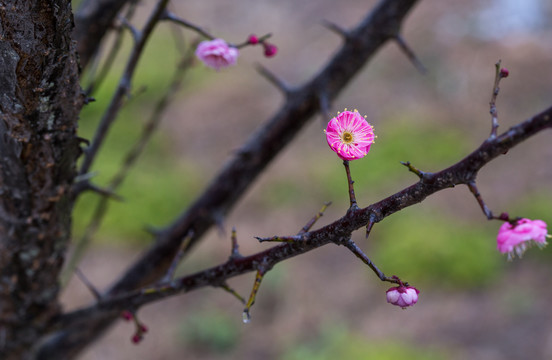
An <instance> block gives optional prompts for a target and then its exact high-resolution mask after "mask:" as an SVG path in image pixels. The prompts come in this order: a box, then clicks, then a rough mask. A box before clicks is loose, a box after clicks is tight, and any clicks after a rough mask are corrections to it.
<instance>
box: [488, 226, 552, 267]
mask: <svg viewBox="0 0 552 360" xmlns="http://www.w3.org/2000/svg"><path fill="white" fill-rule="evenodd" d="M547 234H548V232H547V225H546V223H545V222H544V221H542V220H530V219H520V220H518V221H517V222H516V224H514V225H512V224H511V223H509V222H505V223H504V224H502V226H501V227H500V229H499V230H498V236H497V237H496V243H497V246H496V248H497V249H498V251H500V252H501V253H503V254H506V253H507V254H508V260H512V259H513V258H514V257H515V255H517V256H518V257H521V256H522V255H523V253H524V252H525V250H527V249H528V248H529V247H531V246H532V245H537V246H538V247H539V248H543V247H544V246H546V244H547V243H546V238H547V237H548V235H547Z"/></svg>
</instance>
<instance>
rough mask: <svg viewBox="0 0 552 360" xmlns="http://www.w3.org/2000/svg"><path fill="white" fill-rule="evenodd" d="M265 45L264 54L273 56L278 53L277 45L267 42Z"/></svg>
mask: <svg viewBox="0 0 552 360" xmlns="http://www.w3.org/2000/svg"><path fill="white" fill-rule="evenodd" d="M263 45H264V55H265V56H266V57H272V56H274V55H276V53H277V52H278V48H277V47H276V45H272V44H269V43H267V42H265V43H263Z"/></svg>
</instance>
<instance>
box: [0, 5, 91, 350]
mask: <svg viewBox="0 0 552 360" xmlns="http://www.w3.org/2000/svg"><path fill="white" fill-rule="evenodd" d="M72 29H73V19H72V11H71V3H70V1H67V0H21V1H0V38H1V41H0V89H1V91H0V116H1V121H0V358H1V359H29V358H32V357H33V347H34V346H35V345H37V342H38V339H39V338H40V336H41V335H43V333H44V330H45V328H46V324H47V323H48V321H49V319H50V318H51V317H52V316H53V315H55V314H57V313H58V312H59V304H58V299H57V297H58V274H59V271H60V268H61V266H62V264H63V260H64V253H65V250H66V245H67V242H68V239H69V235H70V230H71V215H70V214H71V209H72V205H73V204H72V200H71V194H70V193H71V184H72V182H73V179H74V176H75V173H76V167H75V163H76V159H77V157H78V156H79V153H80V147H79V143H78V139H77V136H76V128H77V117H78V113H79V111H80V109H81V107H82V103H83V100H82V99H83V97H82V95H81V92H80V87H79V83H78V65H77V57H76V51H75V44H74V42H73V41H72V40H71V31H72Z"/></svg>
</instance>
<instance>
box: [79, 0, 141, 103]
mask: <svg viewBox="0 0 552 360" xmlns="http://www.w3.org/2000/svg"><path fill="white" fill-rule="evenodd" d="M136 4H137V2H131V3H130V4H129V6H128V9H127V12H126V14H125V15H124V19H126V21H130V19H132V17H133V16H134V13H135V10H136ZM116 32H117V34H116V36H115V39H114V40H113V44H112V46H111V49H110V50H109V53H108V54H107V57H106V59H105V61H104V64H103V66H102V69H101V70H100V73H99V74H98V75H97V76H96V77H94V78H93V79H92V81H91V82H90V84H88V87H87V89H86V94H87V95H92V94H93V93H94V91H96V90H97V89H99V88H100V86H101V85H102V84H103V82H104V80H105V79H106V78H107V74H109V72H110V71H111V68H112V67H113V64H114V63H115V59H116V58H117V54H118V53H119V50H120V49H121V44H122V42H123V38H124V31H123V27H122V26H118V27H117V28H116Z"/></svg>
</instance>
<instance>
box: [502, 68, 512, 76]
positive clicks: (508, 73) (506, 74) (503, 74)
mask: <svg viewBox="0 0 552 360" xmlns="http://www.w3.org/2000/svg"><path fill="white" fill-rule="evenodd" d="M508 75H510V72H509V71H508V69H506V68H502V69H500V77H501V78H507V77H508Z"/></svg>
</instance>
